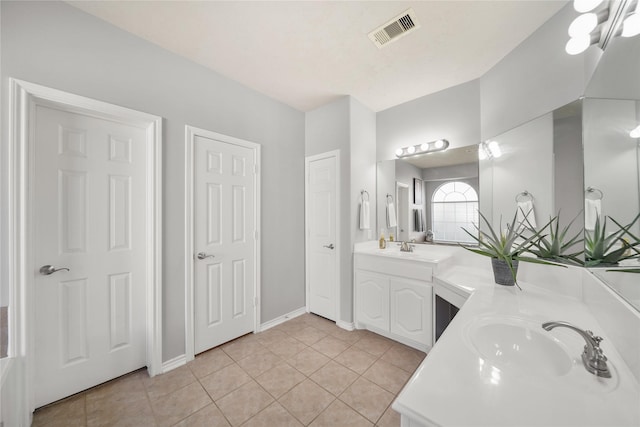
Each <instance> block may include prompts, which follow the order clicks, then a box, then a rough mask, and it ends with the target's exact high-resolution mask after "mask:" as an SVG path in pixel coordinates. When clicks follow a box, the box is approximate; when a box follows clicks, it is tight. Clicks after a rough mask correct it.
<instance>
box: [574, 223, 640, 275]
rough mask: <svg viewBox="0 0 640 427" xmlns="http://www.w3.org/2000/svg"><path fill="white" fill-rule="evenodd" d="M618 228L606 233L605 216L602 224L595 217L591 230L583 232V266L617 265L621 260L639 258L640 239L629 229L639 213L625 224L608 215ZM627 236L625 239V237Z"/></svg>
mask: <svg viewBox="0 0 640 427" xmlns="http://www.w3.org/2000/svg"><path fill="white" fill-rule="evenodd" d="M608 218H609V219H610V220H611V221H613V222H614V223H615V224H616V225H617V226H618V230H617V231H615V232H613V233H611V234H609V235H607V218H605V219H604V221H603V222H602V224H601V223H600V218H596V223H595V227H594V229H593V231H586V232H585V236H584V238H585V245H584V253H585V266H587V267H596V266H601V267H607V266H614V265H618V263H620V262H621V261H624V260H628V259H636V258H640V250H639V248H640V240H639V239H638V238H637V237H636V236H634V235H633V234H632V233H631V232H630V231H629V230H630V229H631V227H633V225H634V224H635V223H636V222H637V221H638V219H640V213H639V214H638V215H637V216H636V217H635V218H634V219H633V221H631V222H630V223H629V224H627V225H624V226H623V225H621V224H620V223H619V222H617V221H616V220H615V219H613V218H611V217H610V216H609V217H608ZM627 236H628V237H629V238H630V239H629V240H627V239H626V238H625V237H627Z"/></svg>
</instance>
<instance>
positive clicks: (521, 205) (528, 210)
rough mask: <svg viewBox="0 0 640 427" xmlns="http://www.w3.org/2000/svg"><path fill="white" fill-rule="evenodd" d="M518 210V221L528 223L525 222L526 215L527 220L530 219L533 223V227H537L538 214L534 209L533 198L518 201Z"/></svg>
mask: <svg viewBox="0 0 640 427" xmlns="http://www.w3.org/2000/svg"><path fill="white" fill-rule="evenodd" d="M517 209H518V212H517V213H516V215H517V219H516V220H517V221H518V223H523V222H524V223H525V225H528V224H527V223H526V222H525V220H524V219H525V216H526V218H527V220H529V223H530V224H531V226H532V227H533V228H535V227H537V225H536V214H535V212H534V210H533V201H532V200H525V201H523V202H518V206H517Z"/></svg>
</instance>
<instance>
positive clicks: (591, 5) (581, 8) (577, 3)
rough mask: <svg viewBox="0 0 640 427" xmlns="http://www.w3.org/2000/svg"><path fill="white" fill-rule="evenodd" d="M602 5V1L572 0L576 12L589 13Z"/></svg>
mask: <svg viewBox="0 0 640 427" xmlns="http://www.w3.org/2000/svg"><path fill="white" fill-rule="evenodd" d="M600 3H602V0H573V8H574V9H575V10H576V12H580V13H585V12H590V11H592V10H593V9H595V8H596V7H598V6H599V5H600Z"/></svg>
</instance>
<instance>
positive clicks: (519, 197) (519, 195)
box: [516, 190, 533, 203]
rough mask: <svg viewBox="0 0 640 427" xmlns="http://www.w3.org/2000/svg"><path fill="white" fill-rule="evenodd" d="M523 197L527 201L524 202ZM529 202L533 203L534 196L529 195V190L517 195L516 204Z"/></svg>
mask: <svg viewBox="0 0 640 427" xmlns="http://www.w3.org/2000/svg"><path fill="white" fill-rule="evenodd" d="M522 197H527V198H526V199H524V200H522V199H521V198H522ZM527 200H530V201H533V194H531V193H529V192H528V191H527V190H524V191H523V192H522V193H518V194H517V195H516V202H518V203H520V202H526V201H527Z"/></svg>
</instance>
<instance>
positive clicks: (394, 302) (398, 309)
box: [389, 277, 433, 346]
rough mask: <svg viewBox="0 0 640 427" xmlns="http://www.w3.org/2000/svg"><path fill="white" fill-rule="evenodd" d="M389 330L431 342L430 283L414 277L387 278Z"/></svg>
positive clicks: (431, 290) (417, 340) (431, 289)
mask: <svg viewBox="0 0 640 427" xmlns="http://www.w3.org/2000/svg"><path fill="white" fill-rule="evenodd" d="M389 295H390V300H391V301H390V305H391V307H390V308H391V310H390V313H391V321H390V326H391V333H394V334H398V335H400V336H403V337H405V338H409V339H410V340H413V341H416V342H419V343H421V344H425V345H428V346H431V345H433V287H432V286H431V285H429V284H427V283H424V282H419V281H416V280H410V279H403V278H399V277H392V278H391V279H390V280H389Z"/></svg>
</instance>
